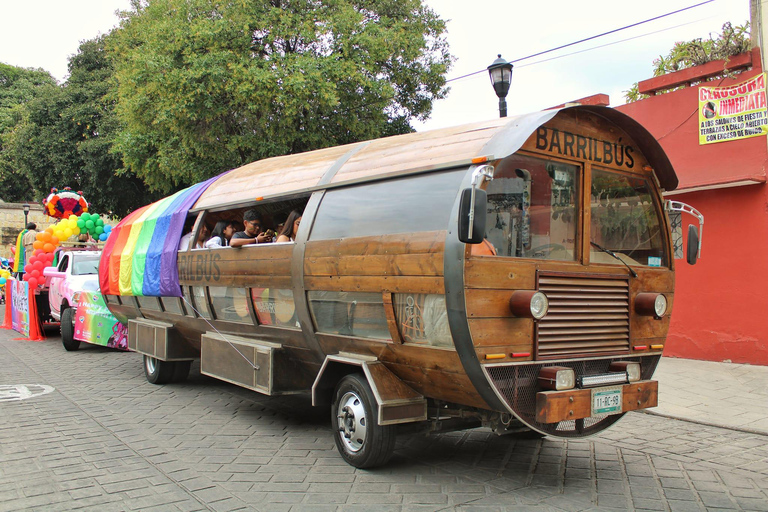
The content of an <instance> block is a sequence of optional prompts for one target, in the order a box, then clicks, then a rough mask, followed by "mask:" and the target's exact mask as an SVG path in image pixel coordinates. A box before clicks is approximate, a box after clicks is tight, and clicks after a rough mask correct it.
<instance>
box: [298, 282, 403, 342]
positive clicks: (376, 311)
mask: <svg viewBox="0 0 768 512" xmlns="http://www.w3.org/2000/svg"><path fill="white" fill-rule="evenodd" d="M308 297H309V310H310V312H311V314H312V321H313V322H314V324H315V329H316V330H317V332H319V333H324V334H340V335H344V336H355V337H359V338H372V339H379V340H390V339H392V338H391V336H390V334H389V327H388V325H387V317H386V314H385V313H384V299H383V298H382V295H381V293H367V292H329V291H315V290H313V291H310V292H308Z"/></svg>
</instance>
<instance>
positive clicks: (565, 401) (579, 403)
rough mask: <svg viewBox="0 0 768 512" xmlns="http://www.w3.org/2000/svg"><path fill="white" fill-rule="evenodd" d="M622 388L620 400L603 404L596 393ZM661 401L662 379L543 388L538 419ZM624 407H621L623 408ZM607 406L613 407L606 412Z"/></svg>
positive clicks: (634, 407)
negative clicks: (578, 386) (584, 386)
mask: <svg viewBox="0 0 768 512" xmlns="http://www.w3.org/2000/svg"><path fill="white" fill-rule="evenodd" d="M617 390H621V397H620V399H621V400H620V404H618V403H617V404H615V405H614V406H613V407H611V406H609V407H605V408H602V409H601V408H599V407H596V410H597V411H599V412H597V413H594V414H593V407H595V406H596V404H595V400H594V399H593V396H594V395H595V394H599V395H602V396H606V394H611V393H614V394H615V393H616V391H617ZM658 404H659V383H658V381H655V380H641V381H638V382H633V383H631V384H624V385H620V386H606V387H598V388H590V389H569V390H566V391H541V392H539V393H536V421H538V422H540V423H558V422H560V421H567V420H578V419H583V418H589V417H591V416H594V415H596V414H603V415H604V414H622V413H625V412H628V411H636V410H638V409H647V408H648V407H656V406H657V405H658ZM619 408H620V410H619ZM605 409H610V410H609V412H605Z"/></svg>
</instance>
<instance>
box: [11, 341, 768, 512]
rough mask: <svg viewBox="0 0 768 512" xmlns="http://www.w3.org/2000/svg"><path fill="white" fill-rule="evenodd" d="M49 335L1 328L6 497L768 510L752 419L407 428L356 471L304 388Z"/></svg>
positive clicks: (632, 418) (181, 505)
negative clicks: (229, 379)
mask: <svg viewBox="0 0 768 512" xmlns="http://www.w3.org/2000/svg"><path fill="white" fill-rule="evenodd" d="M48 334H49V338H48V340H46V341H44V342H39V343H35V342H30V341H21V340H15V339H14V338H16V337H17V333H15V332H13V331H8V330H3V331H0V361H2V364H1V365H0V390H3V391H0V510H3V511H6V510H35V511H38V510H56V511H62V510H98V511H108V510H142V511H144V510H163V511H165V510H183V511H193V510H217V511H219V510H220V511H229V510H264V511H280V510H291V511H294V510H365V511H366V512H373V511H377V510H396V511H400V510H402V511H406V510H488V511H491V510H541V511H545V510H568V511H571V510H608V509H614V510H633V509H635V510H672V511H678V510H680V511H683V510H726V509H728V510H768V491H767V489H768V443H767V442H766V441H768V438H766V436H764V435H760V434H756V433H747V432H739V431H734V430H728V429H722V428H716V427H708V426H703V425H699V424H695V423H689V422H685V421H678V420H675V419H670V418H664V417H659V416H652V415H649V414H643V413H630V414H628V415H627V416H625V418H624V419H623V420H622V421H620V422H619V423H618V424H617V425H616V426H614V427H613V428H612V429H610V430H608V431H607V432H604V433H603V434H601V435H599V436H596V437H592V438H587V439H580V440H561V439H555V438H545V439H541V440H528V439H515V438H512V437H510V436H506V437H497V436H496V435H494V434H491V433H490V432H488V431H486V430H482V429H477V430H471V431H465V432H454V433H448V434H440V435H432V436H424V435H416V434H414V435H403V436H401V437H400V438H399V439H398V445H397V450H396V452H395V456H394V457H393V459H392V461H391V462H390V463H389V464H388V465H387V466H386V467H384V468H381V469H376V470H359V469H355V468H353V467H351V466H348V465H347V464H345V463H344V462H343V461H342V460H341V458H340V457H339V455H338V454H337V451H336V448H335V446H334V442H333V439H332V436H331V431H330V420H329V413H328V411H327V410H326V409H325V408H323V409H322V410H318V409H314V408H312V407H310V405H309V399H308V397H304V396H292V397H266V396H262V395H259V394H257V393H253V392H250V391H247V390H243V389H240V388H237V387H235V386H231V385H228V384H225V383H221V382H218V381H216V380H213V379H209V378H207V377H205V376H201V375H200V373H199V371H198V368H197V366H193V370H192V374H191V376H190V379H189V380H188V381H187V382H186V383H184V384H172V385H167V386H155V385H152V384H149V383H148V382H147V381H146V379H145V377H144V373H143V370H142V365H141V356H139V355H138V354H135V353H123V352H115V351H112V350H109V349H104V348H99V347H94V346H90V345H85V344H83V347H82V348H81V350H80V351H78V352H65V351H64V349H63V348H62V346H61V342H60V339H59V338H58V337H56V336H54V335H53V334H54V332H51V331H49V333H48ZM45 386H48V387H49V388H46V387H45ZM51 388H52V389H51ZM22 396H23V397H25V399H23V400H14V399H13V398H20V397H22ZM663 400H664V390H663V389H661V390H660V402H663ZM758 406H761V407H765V404H755V407H758Z"/></svg>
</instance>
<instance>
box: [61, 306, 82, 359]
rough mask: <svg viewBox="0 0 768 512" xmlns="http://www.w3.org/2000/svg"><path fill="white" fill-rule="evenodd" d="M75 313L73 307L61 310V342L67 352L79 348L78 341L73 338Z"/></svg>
mask: <svg viewBox="0 0 768 512" xmlns="http://www.w3.org/2000/svg"><path fill="white" fill-rule="evenodd" d="M75 313H76V311H75V309H74V308H67V309H65V310H64V311H62V312H61V344H62V345H64V349H65V350H66V351H67V352H73V351H75V350H77V349H79V348H80V342H79V341H78V340H76V339H75Z"/></svg>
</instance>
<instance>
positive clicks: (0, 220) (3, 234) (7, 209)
mask: <svg viewBox="0 0 768 512" xmlns="http://www.w3.org/2000/svg"><path fill="white" fill-rule="evenodd" d="M27 219H28V220H27V222H34V223H35V224H37V226H38V229H39V228H41V227H42V228H46V227H48V226H50V225H51V224H53V223H54V221H55V220H56V219H52V218H51V217H48V216H47V215H46V214H45V213H43V207H42V206H41V205H39V204H36V203H29V214H28V215H27ZM22 229H24V204H23V203H0V257H3V258H11V257H12V256H13V254H12V253H11V247H12V246H15V245H16V237H18V236H19V232H20V231H21V230H22Z"/></svg>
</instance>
